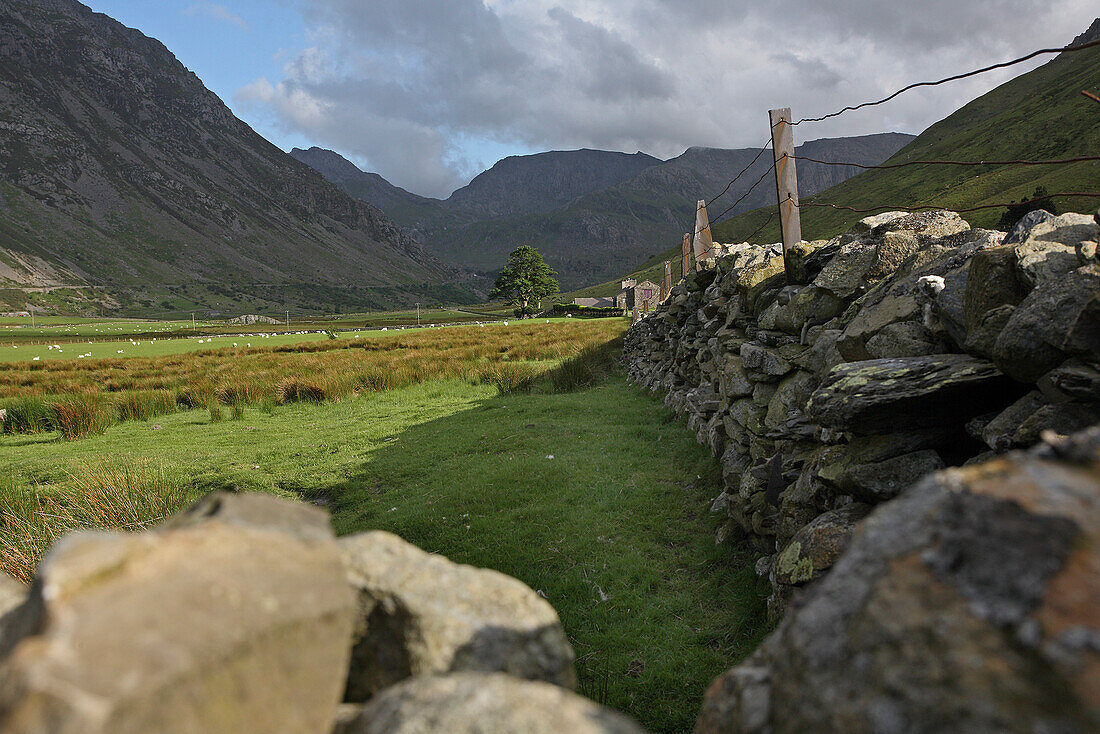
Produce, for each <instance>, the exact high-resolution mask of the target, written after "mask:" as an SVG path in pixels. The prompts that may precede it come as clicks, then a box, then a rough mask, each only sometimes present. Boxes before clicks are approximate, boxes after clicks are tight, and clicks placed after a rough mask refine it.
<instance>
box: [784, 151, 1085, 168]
mask: <svg viewBox="0 0 1100 734" xmlns="http://www.w3.org/2000/svg"><path fill="white" fill-rule="evenodd" d="M791 157H792V158H794V159H795V160H797V161H807V162H809V163H820V164H821V165H823V166H852V167H854V168H862V169H864V170H868V171H870V170H878V169H888V168H906V167H908V166H923V165H936V166H1053V165H1064V164H1069V163H1081V162H1084V161H1100V155H1083V156H1078V157H1076V158H1057V159H1051V160H1045V161H1032V160H1010V161H953V160H920V161H906V162H905V163H880V164H878V165H873V166H872V165H865V164H863V163H853V162H851V161H822V160H818V159H817V158H810V157H809V156H804V155H796V156H791Z"/></svg>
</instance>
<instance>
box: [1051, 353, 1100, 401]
mask: <svg viewBox="0 0 1100 734" xmlns="http://www.w3.org/2000/svg"><path fill="white" fill-rule="evenodd" d="M1037 386H1038V388H1039V389H1040V390H1041V391H1042V392H1043V394H1044V395H1045V396H1046V398H1047V400H1049V401H1051V402H1053V403H1062V402H1066V401H1068V400H1079V401H1082V402H1093V403H1096V402H1100V370H1098V369H1096V368H1095V367H1093V366H1091V365H1088V364H1085V363H1083V362H1080V361H1076V360H1070V361H1068V362H1066V363H1065V364H1062V365H1060V366H1058V367H1055V368H1054V369H1053V370H1051V371H1050V372H1048V373H1047V374H1045V375H1043V376H1042V377H1041V378H1039V381H1038V383H1037Z"/></svg>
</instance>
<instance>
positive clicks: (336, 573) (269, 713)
mask: <svg viewBox="0 0 1100 734" xmlns="http://www.w3.org/2000/svg"><path fill="white" fill-rule="evenodd" d="M572 662H573V650H572V648H571V647H570V646H569V643H568V641H567V640H566V637H565V633H564V632H563V630H562V628H561V624H560V622H559V621H558V617H557V614H556V613H555V612H554V610H553V609H552V608H551V607H550V605H549V604H548V603H546V602H545V601H544V600H543V599H541V598H540V597H539V596H538V595H537V594H536V593H535V592H534V591H532V590H531V589H530V588H528V587H526V586H524V585H523V584H522V583H520V582H519V581H516V580H515V579H512V578H509V577H507V576H504V575H502V574H499V573H496V572H494V571H488V570H484V569H476V568H472V567H469V566H460V565H457V564H454V563H451V562H450V561H448V560H446V559H445V558H442V557H440V556H434V555H430V554H427V553H424V552H423V551H420V550H418V549H417V548H415V547H413V546H411V545H409V544H407V543H405V542H404V541H402V540H401V539H399V538H397V537H395V536H393V535H389V534H387V533H381V532H375V533H366V534H363V535H360V536H351V537H348V538H344V539H343V540H341V541H336V540H335V539H334V538H333V536H332V531H331V530H330V528H329V523H328V517H327V515H326V514H325V513H324V512H323V511H321V510H318V509H316V508H313V507H310V506H308V505H302V504H297V503H292V502H288V501H285V500H279V499H275V498H273V497H270V496H267V495H252V494H243V495H238V494H217V495H212V496H210V497H207V498H206V499H204V500H202V501H201V502H199V503H198V504H196V505H195V506H194V507H192V508H191V509H189V510H188V511H186V512H185V513H183V514H181V515H180V516H178V517H176V518H172V519H170V520H169V521H167V522H166V523H165V524H164V525H163V526H161V527H159V528H156V529H153V530H150V531H147V532H143V533H137V534H124V533H113V532H112V533H106V532H97V533H92V532H78V533H74V534H71V535H68V536H65V537H64V538H63V539H62V540H61V541H59V542H58V543H57V544H55V545H54V547H53V548H52V549H51V550H50V552H49V554H48V555H47V556H46V558H45V559H44V560H43V562H42V564H41V565H40V567H39V573H38V577H37V578H36V579H35V582H34V584H33V585H32V586H31V588H30V589H29V590H28V589H27V588H26V587H24V586H22V585H21V584H19V583H17V582H15V581H14V580H12V579H9V578H7V577H5V576H0V731H4V732H10V733H11V734H19V733H21V732H27V733H28V734H29V733H30V732H44V731H50V732H59V733H62V734H65V733H67V732H73V733H74V734H76V733H78V732H79V733H80V734H86V733H90V734H94V733H95V732H134V733H135V734H137V733H139V732H158V733H164V734H172V733H173V732H187V733H191V732H209V733H211V734H217V733H219V732H225V733H227V734H228V733H229V732H234V733H236V732H243V731H263V732H295V733H297V732H315V733H316V734H329V733H330V732H332V731H334V728H335V730H336V731H341V732H359V731H387V732H388V731H407V732H413V731H455V732H461V731H470V732H474V731H478V732H497V731H499V732H504V731H561V730H566V729H568V730H571V731H579V732H592V733H593V734H597V733H605V732H606V733H607V734H618V733H621V734H628V733H632V732H640V731H641V730H640V729H638V728H637V727H636V726H635V725H634V724H632V723H631V722H629V721H628V720H626V719H625V718H623V717H621V716H619V715H617V714H613V713H611V712H609V711H606V710H604V709H602V708H601V707H600V706H598V705H596V704H595V703H592V702H591V701H587V700H586V699H584V698H582V697H581V696H578V695H576V694H574V693H572V692H571V690H569V689H570V688H571V687H572V686H573V685H574V683H575V679H574V675H573V669H572ZM437 673H445V675H439V676H435V675H433V674H437ZM345 700H347V701H350V702H351V703H348V704H342V703H341V702H342V701H345ZM364 703H365V704H366V706H365V707H364ZM563 727H564V728H563Z"/></svg>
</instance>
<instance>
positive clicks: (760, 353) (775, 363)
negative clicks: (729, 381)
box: [741, 342, 792, 377]
mask: <svg viewBox="0 0 1100 734" xmlns="http://www.w3.org/2000/svg"><path fill="white" fill-rule="evenodd" d="M741 362H742V364H743V365H744V366H745V369H746V371H748V372H760V373H763V374H765V375H771V376H773V377H782V376H783V375H785V374H787V373H788V372H790V371H791V369H792V367H791V364H790V363H789V362H788V361H787V360H785V359H783V358H782V357H781V356H779V355H778V354H777V353H776V352H775V351H774V350H771V349H768V348H765V347H762V346H760V345H758V344H753V343H751V342H748V343H745V344H742V345H741Z"/></svg>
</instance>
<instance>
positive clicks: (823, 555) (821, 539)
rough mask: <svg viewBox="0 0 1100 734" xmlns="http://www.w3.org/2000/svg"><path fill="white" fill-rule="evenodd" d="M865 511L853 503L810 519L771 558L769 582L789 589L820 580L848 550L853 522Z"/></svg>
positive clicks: (854, 525)
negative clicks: (788, 586) (785, 585)
mask: <svg viewBox="0 0 1100 734" xmlns="http://www.w3.org/2000/svg"><path fill="white" fill-rule="evenodd" d="M869 510H870V508H869V507H868V506H867V505H862V504H858V503H857V504H851V505H848V506H847V507H843V508H840V509H837V510H830V511H829V512H826V513H823V514H821V515H819V516H818V517H816V518H814V519H813V521H812V522H810V523H809V524H808V525H806V527H804V528H802V529H801V530H799V531H798V532H797V533H795V536H794V537H793V538H791V541H790V542H789V543H788V544H787V546H786V547H785V548H784V549H783V550H782V551H781V552H780V553H779V555H777V556H776V557H775V564H774V566H773V568H772V580H773V581H774V582H775V583H780V584H787V585H792V586H793V585H799V584H805V583H808V582H810V581H813V580H814V579H817V578H820V577H821V576H822V575H824V573H825V572H826V571H827V570H829V569H830V568H831V567H832V566H833V564H834V563H835V562H836V560H837V559H838V558H840V555H841V553H843V552H844V549H845V548H847V547H848V541H849V540H851V538H852V534H853V533H854V532H855V528H856V523H858V522H859V521H860V520H862V519H863V518H864V517H866V515H867V513H868V511H869Z"/></svg>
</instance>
